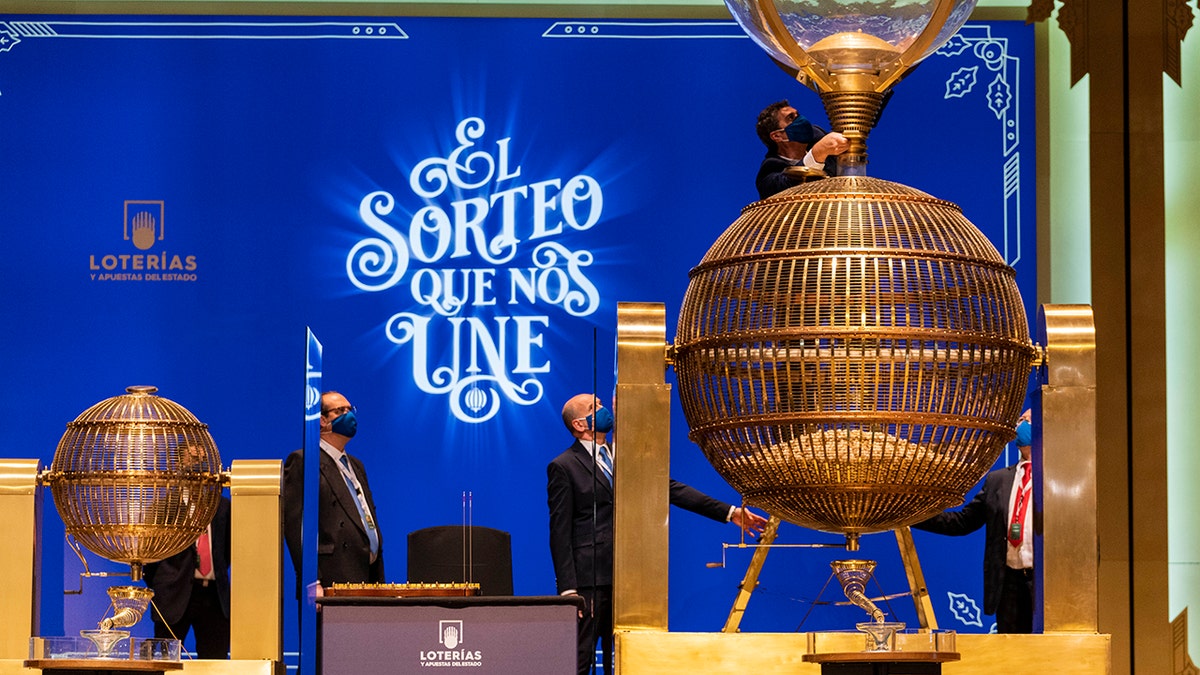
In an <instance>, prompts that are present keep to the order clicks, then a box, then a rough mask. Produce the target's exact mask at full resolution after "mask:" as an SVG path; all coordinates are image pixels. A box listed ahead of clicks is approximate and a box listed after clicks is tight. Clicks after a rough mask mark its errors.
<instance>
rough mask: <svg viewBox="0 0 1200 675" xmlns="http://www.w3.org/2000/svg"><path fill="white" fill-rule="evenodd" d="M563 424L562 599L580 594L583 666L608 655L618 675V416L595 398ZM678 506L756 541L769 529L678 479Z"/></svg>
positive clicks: (558, 500)
mask: <svg viewBox="0 0 1200 675" xmlns="http://www.w3.org/2000/svg"><path fill="white" fill-rule="evenodd" d="M562 419H563V424H565V425H566V427H567V430H568V431H569V432H570V433H571V436H572V437H574V439H575V442H574V443H572V444H571V447H570V448H567V450H566V451H565V452H563V453H562V454H561V455H559V456H558V457H556V458H554V461H552V462H550V465H549V466H548V467H546V476H547V483H546V492H547V496H548V503H549V507H550V557H551V558H552V559H553V562H554V575H555V577H556V581H557V587H558V592H559V594H561V595H580V596H582V597H583V598H584V600H585V601H586V606H587V609H586V610H584V611H583V613H582V614H581V616H580V618H579V639H578V644H577V646H578V667H579V673H580V674H581V675H583V674H586V673H587V672H588V671H589V670H590V668H591V666H592V663H593V661H595V655H596V641H597V640H599V641H600V645H601V651H602V652H603V654H604V664H605V670H604V672H605V673H607V674H608V675H611V674H612V672H613V661H612V647H613V625H612V622H613V616H612V578H613V577H612V573H613V487H612V471H613V462H614V461H615V460H616V457H615V456H614V454H613V451H612V450H613V448H612V445H611V444H610V443H608V434H609V433H610V432H611V431H612V429H613V415H612V412H611V411H610V410H609V409H608V408H605V407H603V406H602V405H601V402H600V400H599V399H598V398H596V397H595V396H594V395H592V394H579V395H577V396H573V397H572V398H571V399H570V400H569V401H567V403H566V405H564V406H563V410H562ZM670 498H671V504H673V505H675V506H679V507H682V508H685V509H687V510H689V511H692V512H693V513H698V514H700V515H703V516H708V517H709V518H712V519H713V520H716V521H719V522H731V523H734V524H736V525H738V526H739V527H741V528H742V529H743V530H745V531H746V532H748V533H750V534H751V535H752V536H754V535H756V534H758V533H760V532H762V531H763V528H764V527H765V526H766V524H767V520H766V518H764V517H762V516H760V515H758V514H756V513H753V512H752V511H750V510H749V509H743V508H742V507H740V506H734V505H732V504H726V503H725V502H722V501H719V500H717V499H713V498H712V497H709V496H708V495H706V494H704V493H702V492H700V491H699V490H696V489H695V488H692V487H689V486H687V485H684V484H683V483H680V482H679V481H676V480H672V481H671V487H670Z"/></svg>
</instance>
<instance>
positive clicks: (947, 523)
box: [913, 465, 1017, 614]
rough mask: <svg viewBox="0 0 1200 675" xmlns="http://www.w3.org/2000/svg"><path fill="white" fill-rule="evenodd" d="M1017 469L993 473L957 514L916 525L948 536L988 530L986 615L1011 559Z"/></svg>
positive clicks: (997, 601)
mask: <svg viewBox="0 0 1200 675" xmlns="http://www.w3.org/2000/svg"><path fill="white" fill-rule="evenodd" d="M1016 475H1017V467H1016V465H1013V466H1008V467H1005V468H1003V469H996V470H995V471H992V472H990V473H989V474H988V475H987V476H984V479H983V488H981V489H980V490H979V492H978V493H977V494H976V495H975V498H974V499H972V500H971V501H970V502H968V503H967V505H966V506H964V507H962V508H961V509H959V510H958V511H945V512H943V513H939V514H938V515H936V516H934V517H932V518H930V519H929V520H925V521H922V522H920V523H917V524H915V525H913V527H914V528H916V529H918V530H925V531H928V532H936V533H938V534H949V535H953V536H958V535H963V534H970V533H972V532H974V531H976V530H978V529H979V528H980V527H985V526H986V529H985V530H984V537H985V538H984V543H983V613H984V614H995V613H996V608H997V607H999V605H1000V592H1001V589H1003V588H1004V568H1005V567H1007V565H1008V563H1007V558H1008V502H1009V500H1010V498H1011V497H1012V487H1013V481H1014V480H1015V479H1016Z"/></svg>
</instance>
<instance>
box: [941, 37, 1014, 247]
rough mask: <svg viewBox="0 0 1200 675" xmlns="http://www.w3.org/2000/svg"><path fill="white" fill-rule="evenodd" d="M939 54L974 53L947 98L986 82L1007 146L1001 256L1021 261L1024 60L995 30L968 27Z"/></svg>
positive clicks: (990, 104)
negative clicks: (972, 61)
mask: <svg viewBox="0 0 1200 675" xmlns="http://www.w3.org/2000/svg"><path fill="white" fill-rule="evenodd" d="M936 54H937V55H938V56H941V57H945V58H957V57H960V56H962V55H963V54H973V55H974V56H975V58H976V59H978V60H979V62H980V63H979V64H977V65H963V66H960V67H959V68H958V69H957V70H955V71H954V72H953V73H951V74H950V76H949V77H948V78H947V79H946V94H945V97H946V98H948V99H949V98H966V97H967V96H968V95H970V94H972V93H975V92H976V91H977V87H978V86H979V85H980V84H981V83H982V82H984V81H986V82H987V86H986V89H984V90H983V91H982V94H983V96H984V100H985V102H986V105H987V107H988V109H989V110H991V111H992V114H993V115H995V116H996V119H997V120H998V121H999V122H1000V134H1001V143H1002V144H1003V147H1004V157H1005V161H1004V174H1003V181H1004V241H1003V242H1002V243H999V245H998V247H999V248H1000V253H1001V255H1003V256H1004V261H1005V262H1007V263H1008V264H1009V265H1016V264H1017V262H1018V261H1019V260H1020V259H1021V161H1020V160H1021V154H1020V152H1018V148H1019V146H1020V144H1021V127H1020V125H1019V124H1018V123H1017V121H1018V120H1019V119H1020V116H1019V115H1018V113H1019V111H1020V101H1021V99H1020V95H1019V94H1018V91H1019V85H1020V79H1021V67H1020V66H1021V62H1020V60H1019V59H1017V58H1016V57H1014V56H1011V55H1010V54H1009V51H1008V40H1007V39H1005V38H997V37H993V36H992V29H991V26H987V25H980V24H967V25H965V26H963V27H962V28H961V29H959V31H958V33H956V34H955V35H954V36H953V37H951V38H950V39H949V40H948V41H947V42H946V44H944V45H942V47H941V48H940V49H938V50H937V52H936Z"/></svg>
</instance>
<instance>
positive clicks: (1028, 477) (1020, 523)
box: [1008, 463, 1033, 546]
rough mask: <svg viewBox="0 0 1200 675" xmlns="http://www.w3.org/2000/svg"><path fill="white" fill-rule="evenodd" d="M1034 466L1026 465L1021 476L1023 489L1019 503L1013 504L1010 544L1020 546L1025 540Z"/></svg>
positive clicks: (1020, 492) (1009, 528) (1009, 531)
mask: <svg viewBox="0 0 1200 675" xmlns="http://www.w3.org/2000/svg"><path fill="white" fill-rule="evenodd" d="M1032 480H1033V465H1032V464H1029V463H1026V464H1025V465H1024V468H1023V473H1022V474H1021V489H1020V490H1018V491H1017V501H1016V502H1014V503H1013V510H1012V521H1011V522H1010V523H1009V525H1008V543H1009V544H1011V545H1012V546H1020V545H1021V542H1022V541H1023V540H1024V539H1025V532H1024V529H1025V511H1026V510H1028V509H1029V502H1030V501H1032V497H1033V486H1032V485H1030V481H1032Z"/></svg>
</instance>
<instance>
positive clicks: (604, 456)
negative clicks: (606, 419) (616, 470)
mask: <svg viewBox="0 0 1200 675" xmlns="http://www.w3.org/2000/svg"><path fill="white" fill-rule="evenodd" d="M596 463H597V464H599V465H600V470H601V471H603V472H604V477H605V478H607V479H608V484H609V485H610V486H611V485H612V484H613V461H612V455H610V454H608V446H607V445H598V446H596Z"/></svg>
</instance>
